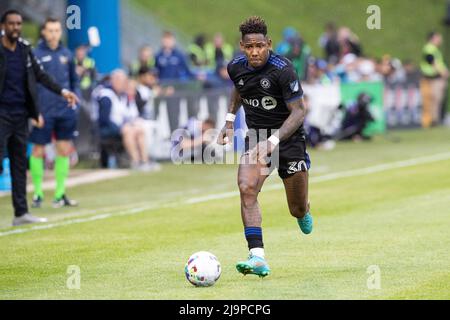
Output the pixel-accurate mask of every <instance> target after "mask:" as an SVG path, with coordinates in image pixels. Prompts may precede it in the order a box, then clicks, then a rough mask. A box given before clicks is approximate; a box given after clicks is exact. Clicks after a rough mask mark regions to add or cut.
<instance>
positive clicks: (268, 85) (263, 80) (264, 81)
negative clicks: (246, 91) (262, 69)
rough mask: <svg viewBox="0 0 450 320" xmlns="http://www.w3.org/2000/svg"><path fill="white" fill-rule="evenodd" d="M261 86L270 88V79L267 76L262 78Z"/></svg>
mask: <svg viewBox="0 0 450 320" xmlns="http://www.w3.org/2000/svg"><path fill="white" fill-rule="evenodd" d="M260 83H261V87H263V88H264V89H269V88H270V81H269V79H267V78H262V79H261V81H260Z"/></svg>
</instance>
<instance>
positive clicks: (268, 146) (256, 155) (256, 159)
mask: <svg viewBox="0 0 450 320" xmlns="http://www.w3.org/2000/svg"><path fill="white" fill-rule="evenodd" d="M274 149H275V145H273V144H272V143H271V142H270V141H267V140H266V141H261V142H259V143H258V144H257V145H256V146H255V147H254V148H253V149H252V150H251V151H250V161H251V162H250V163H254V164H257V163H259V164H262V165H268V164H269V162H270V156H271V155H272V153H273V151H274Z"/></svg>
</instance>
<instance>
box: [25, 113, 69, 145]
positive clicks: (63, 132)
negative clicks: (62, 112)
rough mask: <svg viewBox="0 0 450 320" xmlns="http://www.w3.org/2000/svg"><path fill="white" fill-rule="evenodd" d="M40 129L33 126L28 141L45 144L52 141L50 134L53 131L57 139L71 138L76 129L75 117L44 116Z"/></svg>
mask: <svg viewBox="0 0 450 320" xmlns="http://www.w3.org/2000/svg"><path fill="white" fill-rule="evenodd" d="M44 121H45V124H44V127H43V128H42V129H39V128H36V127H34V128H33V131H32V132H31V135H30V141H31V142H32V143H34V144H39V145H46V144H49V143H51V142H52V134H53V133H55V137H56V140H57V141H60V140H73V139H74V138H75V132H76V130H77V117H76V116H68V117H45V116H44Z"/></svg>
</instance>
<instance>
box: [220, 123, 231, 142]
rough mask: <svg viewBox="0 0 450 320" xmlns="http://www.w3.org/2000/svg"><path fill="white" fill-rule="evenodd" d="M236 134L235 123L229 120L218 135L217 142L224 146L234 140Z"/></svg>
mask: <svg viewBox="0 0 450 320" xmlns="http://www.w3.org/2000/svg"><path fill="white" fill-rule="evenodd" d="M233 136H234V127H233V123H231V122H227V124H226V125H225V126H224V127H223V129H222V130H221V131H220V133H219V136H218V137H217V144H219V145H221V146H223V145H226V144H229V143H232V142H233Z"/></svg>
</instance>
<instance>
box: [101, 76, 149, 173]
mask: <svg viewBox="0 0 450 320" xmlns="http://www.w3.org/2000/svg"><path fill="white" fill-rule="evenodd" d="M135 89H136V87H135V84H134V83H133V82H131V83H129V81H128V77H127V74H126V73H125V72H124V71H123V70H116V71H114V72H112V73H111V77H110V85H109V86H105V87H103V88H101V89H100V90H99V92H98V93H97V97H98V106H99V118H98V124H99V128H100V136H101V138H102V139H118V140H121V141H122V142H123V145H124V146H125V150H126V151H127V154H128V155H129V157H130V158H131V168H132V169H134V170H143V171H149V170H153V169H155V168H154V166H152V165H151V164H150V162H149V159H148V152H147V145H148V144H147V141H146V132H145V127H144V124H143V122H142V119H141V118H139V111H138V109H137V106H136V103H135V100H134V97H135V92H136V90H135Z"/></svg>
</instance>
